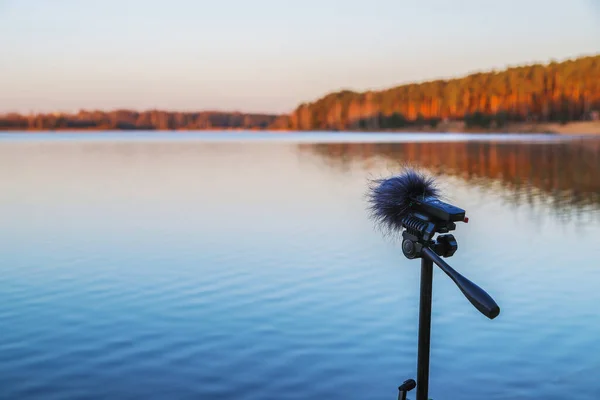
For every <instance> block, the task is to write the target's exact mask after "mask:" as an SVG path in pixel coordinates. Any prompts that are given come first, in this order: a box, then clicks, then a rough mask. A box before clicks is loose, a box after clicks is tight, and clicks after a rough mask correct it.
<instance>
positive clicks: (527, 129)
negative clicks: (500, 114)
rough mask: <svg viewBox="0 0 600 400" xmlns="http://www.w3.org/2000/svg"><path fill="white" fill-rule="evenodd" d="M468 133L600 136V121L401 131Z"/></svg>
mask: <svg viewBox="0 0 600 400" xmlns="http://www.w3.org/2000/svg"><path fill="white" fill-rule="evenodd" d="M415 130H416V131H419V132H452V133H460V132H468V133H482V132H483V133H491V132H493V133H554V134H561V135H586V134H590V135H594V134H595V135H600V121H581V122H570V123H568V124H564V125H563V124H560V123H554V122H552V123H527V122H523V123H511V124H507V125H506V126H504V127H502V128H489V129H482V128H473V129H468V128H467V127H466V125H465V123H464V122H448V123H440V124H439V125H438V126H437V127H436V128H429V127H427V128H422V129H420V130H419V129H415V128H414V127H413V128H407V129H402V130H399V131H400V132H415Z"/></svg>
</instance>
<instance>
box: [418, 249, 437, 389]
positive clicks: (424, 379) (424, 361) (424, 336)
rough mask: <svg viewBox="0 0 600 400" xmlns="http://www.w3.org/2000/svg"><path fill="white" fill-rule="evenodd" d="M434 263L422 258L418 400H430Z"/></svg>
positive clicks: (427, 258)
mask: <svg viewBox="0 0 600 400" xmlns="http://www.w3.org/2000/svg"><path fill="white" fill-rule="evenodd" d="M432 287H433V261H431V260H430V259H429V257H423V258H421V299H420V306H419V350H418V356H417V399H416V400H428V395H429V349H430V338H431V292H432Z"/></svg>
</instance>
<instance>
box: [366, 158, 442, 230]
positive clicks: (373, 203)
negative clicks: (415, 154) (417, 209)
mask: <svg viewBox="0 0 600 400" xmlns="http://www.w3.org/2000/svg"><path fill="white" fill-rule="evenodd" d="M427 197H435V198H438V197H439V190H438V188H437V187H436V185H435V180H434V179H433V178H432V177H429V176H426V175H425V174H422V173H419V172H417V171H415V170H413V169H406V170H405V171H404V172H403V173H402V174H400V175H397V176H392V177H390V178H385V179H376V180H373V181H371V185H370V192H369V196H368V200H369V211H370V214H371V218H372V219H373V220H374V221H375V222H376V223H377V224H378V225H379V226H380V227H381V228H383V229H384V230H387V231H389V232H391V233H393V232H397V231H400V230H402V219H403V218H404V217H405V216H406V215H407V214H408V212H409V211H410V206H411V201H412V199H413V198H419V199H423V198H427Z"/></svg>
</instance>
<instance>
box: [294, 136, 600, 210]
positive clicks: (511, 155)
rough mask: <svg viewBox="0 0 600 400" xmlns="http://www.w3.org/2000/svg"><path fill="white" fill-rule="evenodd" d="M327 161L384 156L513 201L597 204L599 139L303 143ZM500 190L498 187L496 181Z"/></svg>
mask: <svg viewBox="0 0 600 400" xmlns="http://www.w3.org/2000/svg"><path fill="white" fill-rule="evenodd" d="M299 146H300V148H301V150H303V151H309V152H313V153H316V154H318V155H320V156H322V157H323V158H325V159H326V160H327V161H328V163H330V164H331V165H334V166H335V165H337V166H339V167H342V168H348V167H349V166H350V165H351V164H355V163H360V164H361V165H362V168H370V167H371V166H372V165H373V163H374V162H375V161H378V162H379V161H381V160H383V161H384V162H385V163H386V164H387V165H388V167H389V169H390V171H394V168H395V169H396V170H397V168H398V166H401V165H404V164H407V163H408V164H411V165H416V166H420V167H424V168H426V169H428V170H429V171H431V172H432V173H434V174H438V175H449V176H457V177H460V178H463V179H465V180H466V181H468V182H470V183H471V184H474V185H477V186H479V187H481V188H484V189H486V188H487V189H491V188H492V187H493V188H494V190H495V193H497V194H499V195H502V196H504V197H505V198H506V199H507V200H508V201H509V202H514V203H515V204H520V203H524V202H526V203H530V204H532V203H534V202H535V201H536V200H539V201H542V202H544V203H546V204H550V205H551V206H552V207H553V208H554V209H555V210H557V211H562V212H566V213H570V212H579V213H581V212H587V211H589V210H590V209H597V208H598V207H599V206H600V140H594V139H585V140H574V141H569V142H562V141H559V142H550V143H547V142H545V143H526V142H525V143H502V142H500V143H498V142H463V143H365V144H351V143H335V144H334V143H332V144H310V145H306V144H301V145H299ZM498 183H499V184H500V185H501V187H502V188H503V189H504V191H503V192H499V191H498V190H497V188H496V184H498Z"/></svg>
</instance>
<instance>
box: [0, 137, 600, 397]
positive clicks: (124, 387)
mask: <svg viewBox="0 0 600 400" xmlns="http://www.w3.org/2000/svg"><path fill="white" fill-rule="evenodd" d="M405 162H411V163H413V164H414V165H418V166H420V167H422V168H425V169H427V170H428V171H430V172H431V173H432V174H435V176H436V177H437V179H438V182H439V183H440V185H441V187H442V189H443V190H444V194H445V195H446V197H447V198H448V199H449V201H451V202H452V203H454V204H456V205H458V206H460V207H462V208H464V209H466V210H467V216H469V218H470V221H469V223H468V224H460V226H459V227H458V229H457V230H456V231H455V232H454V234H455V236H456V238H457V240H458V244H459V249H458V251H457V253H456V254H455V255H454V256H453V257H452V258H449V259H448V260H447V261H448V262H449V263H450V264H451V265H452V266H453V267H454V268H455V269H457V270H458V271H460V272H461V273H462V274H464V275H465V276H467V277H468V278H470V279H472V280H473V281H474V282H476V283H477V284H478V285H480V286H481V287H483V288H485V289H486V290H487V291H488V292H489V293H490V294H491V295H492V296H493V297H494V298H495V300H496V301H497V302H498V304H499V305H500V307H501V313H500V315H499V317H498V318H496V319H494V320H488V319H487V318H485V317H484V316H482V315H481V314H479V312H478V311H477V310H475V309H474V308H473V307H472V306H471V304H470V303H469V302H468V301H467V300H466V299H465V298H464V297H463V295H462V294H461V292H460V291H459V290H458V289H457V288H456V286H455V285H454V284H453V283H452V282H451V281H450V280H449V279H448V278H447V277H446V276H445V275H444V274H443V273H442V272H441V271H440V270H439V269H437V267H436V269H435V271H434V288H433V317H432V339H431V340H432V344H431V374H430V397H432V398H434V399H436V400H441V399H453V400H462V399H465V400H475V399H477V400H481V399H486V400H492V399H572V398H577V399H579V400H583V399H590V400H592V399H595V400H597V399H598V398H600V312H599V311H598V310H599V306H600V261H599V260H600V138H598V137H596V138H592V137H587V138H572V137H570V138H565V137H556V136H545V135H534V136H531V137H529V136H517V135H495V136H493V137H482V136H465V135H385V134H373V135H360V134H342V133H335V134H322V133H313V134H305V135H302V134H287V133H286V134H259V133H246V134H243V133H238V134H226V133H209V134H190V133H182V134H159V133H132V134H129V133H126V134H114V133H110V134H108V133H107V134H89V133H86V134H80V135H78V134H56V133H54V134H24V135H14V134H4V135H1V136H0V398H2V399H59V398H60V399H65V398H68V399H71V398H72V399H82V398H86V399H88V398H89V399H93V398H98V399H100V398H102V399H104V398H115V399H116V398H119V399H122V398H169V399H175V398H177V399H183V398H195V399H248V400H250V399H273V400H275V399H396V398H397V386H398V385H399V384H400V383H402V382H403V381H404V380H405V379H408V378H416V356H417V353H416V351H417V330H418V329H417V328H418V327H417V325H418V300H419V273H420V267H419V261H417V260H412V261H411V260H407V259H406V258H405V257H404V256H403V255H402V252H401V250H400V244H399V243H397V242H394V241H392V240H391V239H389V238H384V237H383V236H382V235H381V234H380V233H379V232H378V231H377V230H376V229H374V227H373V223H372V222H371V221H370V220H369V219H368V214H367V212H366V202H365V194H366V190H367V180H368V179H369V178H373V177H383V176H387V175H388V174H391V173H394V172H395V171H398V168H399V166H400V165H401V164H403V163H405ZM409 397H410V398H413V399H414V397H415V392H414V391H413V392H411V393H410V396H409Z"/></svg>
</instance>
